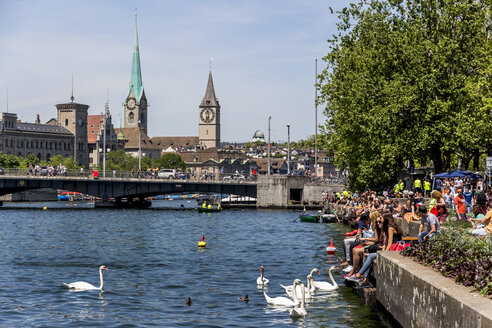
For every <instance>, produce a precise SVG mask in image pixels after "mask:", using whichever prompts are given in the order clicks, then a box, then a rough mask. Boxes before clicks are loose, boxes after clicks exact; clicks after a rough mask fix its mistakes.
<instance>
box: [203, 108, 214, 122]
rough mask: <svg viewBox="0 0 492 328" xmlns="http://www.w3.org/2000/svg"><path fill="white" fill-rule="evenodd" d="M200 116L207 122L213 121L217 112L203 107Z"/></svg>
mask: <svg viewBox="0 0 492 328" xmlns="http://www.w3.org/2000/svg"><path fill="white" fill-rule="evenodd" d="M200 118H201V119H202V121H203V122H205V123H211V122H212V121H213V120H214V118H215V112H214V111H213V110H212V109H210V108H205V109H202V111H201V113H200Z"/></svg>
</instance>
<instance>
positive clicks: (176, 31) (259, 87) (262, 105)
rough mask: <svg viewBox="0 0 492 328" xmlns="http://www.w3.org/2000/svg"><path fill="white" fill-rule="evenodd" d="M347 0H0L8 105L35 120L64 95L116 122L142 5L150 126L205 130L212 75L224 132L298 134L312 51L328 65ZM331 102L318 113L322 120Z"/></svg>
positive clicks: (310, 115) (230, 137)
mask: <svg viewBox="0 0 492 328" xmlns="http://www.w3.org/2000/svg"><path fill="white" fill-rule="evenodd" d="M348 4H349V1H330V0H325V1H323V0H316V1H315V0H303V1H301V0H298V1H290V0H272V1H253V0H251V1H249V0H242V1H236V0H227V1H226V0H222V1H221V0H209V1H204V0H188V1H185V0H168V1H157V0H156V1H67V0H58V1H56V0H53V1H52V0H47V1H27V0H26V1H23V0H12V1H11V0H1V1H0V42H1V44H2V50H1V51H0V110H1V111H5V110H6V90H7V87H8V103H9V112H14V113H17V115H18V116H19V117H20V118H21V119H23V120H25V121H27V122H33V121H34V119H35V116H36V114H38V113H39V114H40V115H41V121H42V122H45V121H47V120H49V119H50V118H52V117H56V108H55V104H58V103H63V102H67V101H69V98H70V93H71V79H72V73H73V74H74V90H75V91H74V96H75V101H76V102H80V103H84V104H87V105H89V106H90V108H89V114H99V113H101V112H102V111H103V109H104V103H105V102H106V90H107V89H109V103H110V111H111V113H112V115H113V122H115V125H118V123H117V122H118V120H119V117H120V116H121V114H122V113H123V107H122V103H123V101H124V100H125V98H126V96H127V94H128V82H129V79H130V70H131V61H132V53H133V42H134V14H135V8H137V13H138V33H139V44H140V56H141V57H140V59H141V64H142V79H143V84H144V88H145V92H146V95H147V99H148V101H149V104H150V108H149V122H148V134H149V135H150V136H151V137H154V136H173V135H175V136H186V135H188V136H189V135H191V136H192V135H198V105H199V104H200V101H201V100H202V98H203V96H204V94H205V89H206V84H207V79H208V71H209V61H210V58H214V60H213V64H212V74H213V78H214V85H215V91H216V95H217V97H218V98H219V101H220V104H221V106H222V110H221V121H222V122H221V123H222V126H221V133H222V141H232V142H243V141H249V140H250V139H251V137H252V136H253V133H254V131H255V130H257V129H259V130H262V131H263V132H265V136H266V135H267V127H268V116H269V115H271V116H272V121H271V131H272V133H271V138H272V140H273V141H280V140H287V128H286V124H287V123H289V124H290V125H291V140H298V139H304V138H306V137H308V136H309V135H313V134H314V86H313V84H314V72H315V71H314V60H315V58H318V71H319V72H320V71H321V70H322V69H323V68H324V62H323V61H322V60H321V58H322V57H323V56H324V55H325V54H326V53H327V52H328V44H327V42H326V40H327V39H328V38H330V37H331V35H332V34H334V33H335V32H336V22H337V14H336V13H335V14H331V12H330V9H329V7H331V8H332V9H333V10H334V11H337V10H340V9H342V8H343V7H344V6H347V5H348ZM322 109H323V108H322V107H321V106H319V107H318V120H319V122H322V121H323V120H324V117H323V115H322Z"/></svg>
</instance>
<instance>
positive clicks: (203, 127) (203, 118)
mask: <svg viewBox="0 0 492 328" xmlns="http://www.w3.org/2000/svg"><path fill="white" fill-rule="evenodd" d="M199 108H200V118H199V122H200V124H199V127H198V140H199V144H200V148H201V149H207V148H219V147H220V105H219V100H218V99H217V97H216V96H215V88H214V81H213V80H212V70H210V72H209V74H208V83H207V91H206V92H205V96H204V97H203V100H202V102H201V103H200V106H199Z"/></svg>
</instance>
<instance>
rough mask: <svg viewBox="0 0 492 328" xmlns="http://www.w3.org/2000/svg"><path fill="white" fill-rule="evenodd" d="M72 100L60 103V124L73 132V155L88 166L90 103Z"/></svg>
mask: <svg viewBox="0 0 492 328" xmlns="http://www.w3.org/2000/svg"><path fill="white" fill-rule="evenodd" d="M71 99H72V101H71V102H69V103H65V104H58V105H56V108H57V110H58V118H57V121H58V125H59V126H61V127H63V128H65V129H67V130H68V131H70V133H72V137H73V140H74V147H73V153H72V155H73V157H74V159H75V160H76V162H77V163H78V164H79V165H82V166H85V167H88V165H89V149H88V147H87V110H88V109H89V106H88V105H82V104H78V103H75V102H73V100H74V98H73V96H72V98H71Z"/></svg>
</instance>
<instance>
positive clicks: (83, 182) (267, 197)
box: [0, 173, 343, 208]
mask: <svg viewBox="0 0 492 328" xmlns="http://www.w3.org/2000/svg"><path fill="white" fill-rule="evenodd" d="M43 188H52V189H59V190H67V191H76V192H80V193H82V194H86V195H91V196H95V197H99V198H101V199H103V200H109V199H111V200H112V201H113V203H114V204H115V205H116V206H124V205H125V204H127V205H128V204H129V205H132V206H140V205H143V204H144V203H145V202H147V203H148V201H145V199H146V198H147V197H151V196H156V195H165V194H184V193H187V194H189V193H211V194H223V195H237V196H246V197H251V198H255V199H257V206H258V207H268V208H272V207H277V208H287V207H289V206H290V205H292V204H301V203H302V204H307V203H313V202H314V203H321V193H322V191H326V192H332V191H340V190H341V189H342V188H343V185H340V184H335V183H328V184H326V183H324V184H320V183H316V182H313V181H311V180H309V179H308V178H306V177H302V176H275V175H273V176H258V180H257V181H210V180H179V179H149V178H131V177H111V178H93V177H87V176H81V177H76V176H33V175H22V174H12V173H10V174H9V175H0V195H5V194H11V193H16V192H21V191H27V190H33V189H43ZM148 204H150V203H148Z"/></svg>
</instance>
